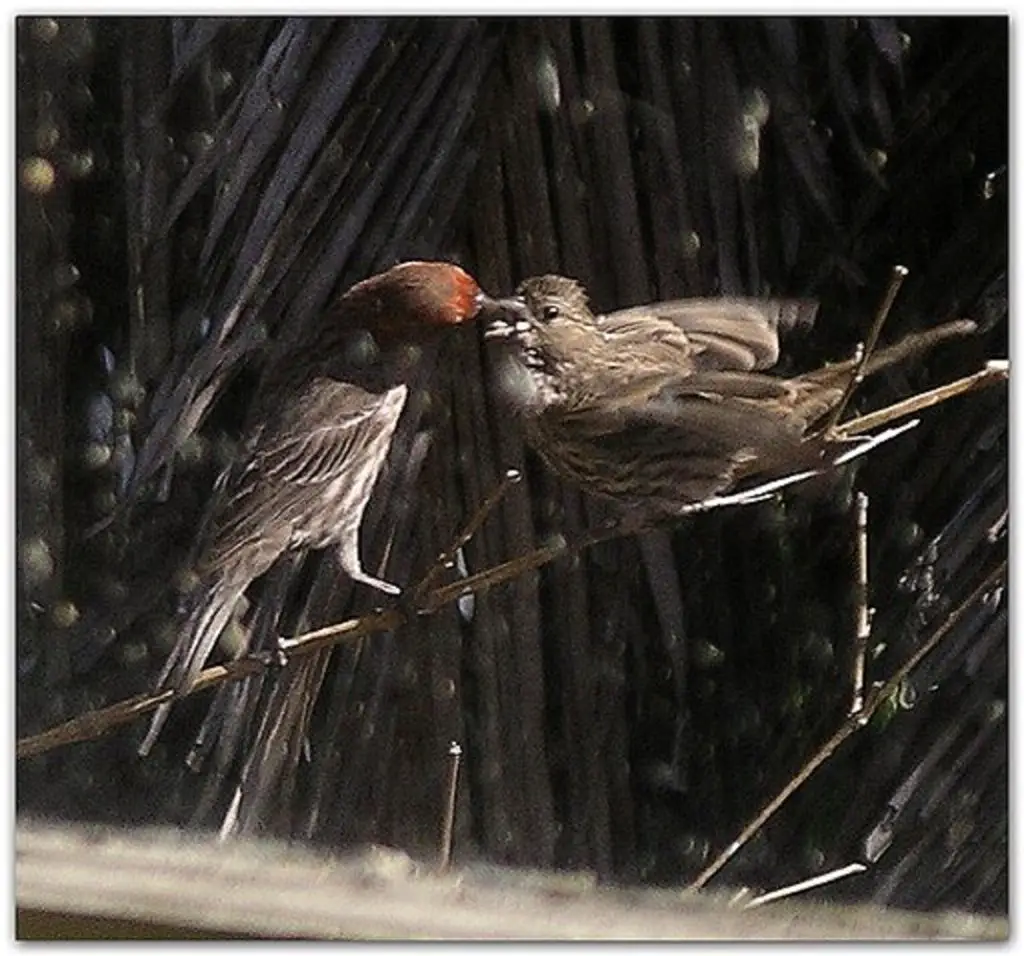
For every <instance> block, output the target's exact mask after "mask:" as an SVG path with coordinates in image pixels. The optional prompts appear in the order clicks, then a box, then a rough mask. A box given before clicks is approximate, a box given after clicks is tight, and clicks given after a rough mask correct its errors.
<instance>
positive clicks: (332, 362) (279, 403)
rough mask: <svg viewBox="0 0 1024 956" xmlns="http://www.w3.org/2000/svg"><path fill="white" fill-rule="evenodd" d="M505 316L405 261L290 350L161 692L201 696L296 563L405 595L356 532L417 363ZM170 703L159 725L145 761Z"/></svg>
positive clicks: (275, 372)
mask: <svg viewBox="0 0 1024 956" xmlns="http://www.w3.org/2000/svg"><path fill="white" fill-rule="evenodd" d="M501 305H502V303H501V302H500V301H497V300H494V299H490V298H489V297H487V296H485V295H484V293H483V292H481V290H480V288H479V286H478V285H477V283H476V282H475V281H474V280H473V278H472V277H470V276H469V275H468V274H467V273H466V272H464V271H463V270H462V269H460V268H459V267H458V266H455V265H452V264H449V263H444V262H405V263H401V264H400V265H397V266H394V267H393V268H391V269H389V270H388V271H386V272H383V273H381V274H380V275H376V276H371V277H370V278H368V279H365V280H363V281H362V282H359V283H357V284H356V285H354V286H352V288H350V289H349V290H348V291H347V292H346V293H344V295H342V296H341V297H340V298H339V299H338V300H337V301H336V302H334V303H333V304H332V306H331V307H330V308H329V309H327V310H326V311H325V312H323V313H322V314H320V315H317V316H314V317H311V319H310V321H309V323H308V324H307V325H306V326H305V327H303V328H302V329H301V331H300V332H299V334H298V335H296V336H295V337H294V339H292V340H291V341H290V342H289V343H287V344H282V345H281V346H280V347H279V349H278V352H277V354H276V355H275V356H273V357H272V358H271V359H270V361H269V364H268V366H267V368H266V370H265V371H264V374H263V378H262V380H261V382H260V388H259V391H258V394H257V398H256V404H255V406H254V408H253V410H252V412H251V413H250V419H249V424H248V426H247V428H246V431H245V435H244V438H243V443H242V444H243V449H244V450H243V453H242V455H241V457H240V459H239V460H238V461H237V462H236V463H235V464H234V465H233V466H232V467H231V468H230V469H229V470H228V471H227V472H225V474H224V475H223V476H222V479H221V480H222V482H223V487H222V494H223V499H222V501H221V503H220V504H219V506H218V507H217V508H216V511H215V513H214V515H213V519H212V533H211V537H210V544H209V546H208V547H207V548H206V550H205V552H204V554H203V557H202V560H201V561H200V564H199V568H198V570H199V573H200V577H201V584H200V587H199V588H198V589H197V593H196V599H195V603H194V609H193V610H192V612H191V614H190V615H189V617H188V620H187V621H186V622H185V624H184V626H183V629H182V631H181V636H180V637H179V638H178V642H177V644H176V645H175V647H174V649H173V650H172V651H171V654H170V656H169V657H168V659H167V662H166V664H165V665H164V668H163V671H162V673H161V674H160V678H159V681H158V688H159V689H160V690H163V689H166V688H168V687H171V688H174V689H176V690H185V689H187V688H188V687H190V686H191V685H192V683H193V682H194V681H195V678H196V676H197V675H198V673H199V671H200V670H201V669H202V668H203V666H204V664H205V663H206V661H207V659H208V658H209V656H210V654H211V653H212V651H213V649H214V646H215V645H216V643H217V639H218V637H219V636H220V634H221V632H222V631H223V630H224V628H225V626H226V625H227V624H228V622H229V621H230V619H231V615H232V611H233V609H234V607H235V605H236V603H237V602H238V600H239V598H241V596H242V594H243V592H244V591H245V590H246V588H247V587H248V586H249V584H250V583H251V582H252V581H253V580H254V579H255V578H257V577H259V576H260V575H262V574H263V573H264V572H265V571H267V570H268V569H269V568H270V567H271V565H272V564H274V562H275V561H277V559H278V558H279V557H281V556H282V555H283V554H284V553H285V552H289V551H298V550H300V549H312V548H323V547H326V546H327V545H337V546H338V557H339V562H340V564H341V567H342V568H343V570H344V571H345V572H346V573H347V574H348V575H349V577H350V578H352V580H353V581H359V582H362V583H363V584H368V585H370V586H371V587H375V588H377V589H379V590H381V591H384V592H385V593H387V594H397V593H398V591H399V589H398V588H397V587H395V586H394V585H393V584H389V583H388V582H387V581H382V580H380V579H379V578H375V577H373V576H372V575H370V574H368V573H367V572H366V571H364V570H363V568H362V565H361V563H360V559H359V526H360V522H361V520H362V516H363V511H364V509H365V507H366V504H367V502H368V500H369V498H370V495H371V493H372V491H373V488H374V484H375V483H376V480H377V476H378V474H379V473H380V471H381V468H382V466H383V464H384V462H385V460H386V458H387V454H388V450H389V448H390V445H391V439H392V435H393V434H394V431H395V427H396V425H397V424H398V420H399V416H400V415H401V413H402V409H403V407H404V406H405V402H406V396H407V394H408V385H407V382H408V377H409V373H410V367H411V364H410V363H411V360H412V357H413V356H414V353H415V350H416V348H417V347H420V346H424V345H426V344H428V342H429V341H430V340H431V339H432V338H433V337H435V336H436V334H437V333H438V332H439V331H440V330H442V329H444V328H445V327H449V326H455V325H459V324H460V323H463V322H467V321H470V320H472V319H474V318H476V316H477V315H478V313H479V312H480V311H481V310H482V309H491V308H501ZM170 706H171V704H170V702H167V703H165V704H164V705H162V706H161V707H160V708H159V709H158V710H157V712H156V713H155V714H154V717H153V721H152V723H151V725H150V729H149V732H148V734H147V735H146V738H145V740H144V741H143V743H142V745H141V747H140V748H139V753H140V754H141V755H145V754H147V753H148V752H149V750H150V748H151V747H152V745H153V742H154V741H155V739H156V736H157V734H158V733H159V731H160V728H161V727H162V726H163V724H164V722H165V721H166V719H167V714H168V712H169V709H170Z"/></svg>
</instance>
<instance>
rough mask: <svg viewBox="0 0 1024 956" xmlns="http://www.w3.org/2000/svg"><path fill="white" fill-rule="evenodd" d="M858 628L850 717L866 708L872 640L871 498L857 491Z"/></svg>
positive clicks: (855, 638)
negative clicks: (866, 669) (866, 665)
mask: <svg viewBox="0 0 1024 956" xmlns="http://www.w3.org/2000/svg"><path fill="white" fill-rule="evenodd" d="M856 507H857V530H856V535H857V584H856V595H857V629H856V634H855V637H854V651H853V694H852V696H851V699H850V716H851V717H853V716H856V715H857V714H859V713H860V712H861V711H862V710H863V709H864V658H865V656H866V655H867V650H868V639H869V638H870V637H871V611H870V609H869V608H868V496H867V495H866V494H864V492H863V491H858V492H857V505H856Z"/></svg>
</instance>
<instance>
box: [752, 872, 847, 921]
mask: <svg viewBox="0 0 1024 956" xmlns="http://www.w3.org/2000/svg"><path fill="white" fill-rule="evenodd" d="M866 869H867V867H866V866H865V865H864V864H863V863H850V864H848V865H847V866H843V867H840V868H839V869H838V870H830V871H829V872H828V873H820V874H819V875H818V876H812V877H811V878H810V879H809V880H801V881H800V882H799V883H791V884H790V885H789V886H783V887H781V888H779V889H777V890H772V891H771V892H770V893H763V894H762V895H761V896H756V897H754V899H752V900H750V902H748V903H745V904H744V905H743V908H744V909H745V910H752V909H754V907H756V906H764V904H765V903H774V902H775V901H776V900H783V899H785V898H786V897H787V896H796V895H797V893H804V892H806V891H807V890H813V889H816V888H817V887H819V886H825V885H827V884H829V883H835V882H836V880H842V879H845V878H846V877H848V876H853V874H854V873H863V872H864V871H865V870H866Z"/></svg>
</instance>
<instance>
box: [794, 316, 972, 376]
mask: <svg viewBox="0 0 1024 956" xmlns="http://www.w3.org/2000/svg"><path fill="white" fill-rule="evenodd" d="M977 328H978V326H977V324H976V323H975V322H972V321H971V320H970V319H957V320H955V321H953V322H944V323H943V324H942V325H936V326H934V327H933V328H930V329H924V330H923V331H921V332H912V333H910V334H909V335H907V336H904V337H903V338H902V339H900V340H899V341H898V342H896V343H894V344H893V345H889V346H886V347H885V348H881V349H879V350H878V351H876V352H875V353H874V354H873V355H871V356H870V357H869V358H868V362H867V365H866V367H865V369H864V375H865V377H866V376H868V375H874V374H875V373H876V372H880V371H882V369H885V368H889V366H891V365H896V364H898V363H899V362H903V361H906V360H907V359H908V358H911V357H913V356H915V355H919V354H920V353H922V352H927V351H929V350H930V349H932V348H934V347H935V346H936V345H938V344H939V343H940V342H945V341H947V340H948V339H955V338H963V337H964V336H967V335H973V334H974V332H976V331H977ZM856 368H857V359H847V360H846V361H844V362H836V363H835V364H834V365H826V366H825V367H824V368H819V369H815V370H814V371H813V372H807V373H806V374H804V375H800V376H798V377H797V379H796V381H798V382H813V383H815V384H820V385H834V384H836V383H841V384H845V381H844V380H845V379H846V378H847V377H848V376H849V375H850V374H852V373H853V372H854V370H855V369H856Z"/></svg>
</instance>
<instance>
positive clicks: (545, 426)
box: [484, 275, 974, 524]
mask: <svg viewBox="0 0 1024 956" xmlns="http://www.w3.org/2000/svg"><path fill="white" fill-rule="evenodd" d="M516 292H517V296H518V297H519V302H520V309H519V312H518V313H516V314H515V316H514V317H513V315H512V313H511V312H508V313H505V314H503V315H502V316H497V317H495V318H494V319H493V320H491V321H490V322H488V323H487V324H486V326H485V331H484V334H485V338H486V339H487V340H488V341H489V342H490V343H492V344H493V346H494V349H495V354H494V359H495V363H496V373H497V387H498V392H499V394H500V395H501V397H502V398H503V400H504V401H505V402H506V403H507V404H508V405H509V406H510V407H511V408H512V409H514V410H515V412H516V413H518V415H519V417H520V418H521V420H522V422H523V425H524V430H525V437H526V441H527V443H528V444H529V445H530V446H531V447H532V448H533V449H534V450H535V451H537V452H538V453H539V454H540V456H541V457H542V458H543V459H544V461H545V462H546V463H547V464H548V465H549V466H550V467H551V468H552V469H553V470H554V471H555V472H557V473H558V474H559V475H561V476H562V477H564V478H567V479H569V480H570V481H572V482H574V483H576V484H578V485H580V486H581V487H583V488H584V489H585V490H586V491H589V492H592V493H594V494H597V495H602V496H605V497H607V498H612V499H614V500H615V501H617V502H619V503H620V504H622V505H625V506H627V508H629V509H630V512H629V514H630V516H631V517H632V518H633V519H634V520H636V521H637V522H638V524H643V523H645V522H656V521H659V520H664V519H670V518H673V517H678V516H680V515H682V514H685V513H687V512H688V511H692V510H694V507H695V506H698V505H700V504H701V503H702V502H705V503H706V502H708V501H709V500H712V499H714V498H716V496H719V495H722V494H723V493H724V492H727V491H732V490H738V489H741V488H744V487H748V486H749V485H751V484H756V483H759V482H764V481H766V480H768V479H771V478H773V477H778V476H782V475H786V474H789V475H792V474H795V473H798V472H804V471H806V470H811V471H817V470H820V469H822V468H825V467H827V466H828V465H829V464H830V463H832V462H835V461H836V460H840V461H841V460H843V459H844V458H845V457H849V455H848V454H847V453H849V452H850V451H851V445H852V444H856V443H857V442H863V441H865V440H864V439H853V440H850V439H847V440H841V439H839V438H836V437H835V436H833V435H831V434H830V430H829V429H828V428H827V424H828V419H829V415H830V413H831V412H832V410H833V409H834V408H835V407H836V405H837V404H838V403H839V402H840V400H841V397H842V395H843V392H844V390H845V388H846V385H847V383H848V381H849V379H850V376H851V374H852V372H853V371H854V368H853V363H852V362H845V363H840V364H837V365H833V366H828V367H825V368H822V369H819V370H817V371H814V372H810V373H807V374H806V375H799V376H797V377H795V378H782V377H779V376H772V375H767V374H764V371H763V370H764V369H768V368H770V367H771V366H772V365H774V364H775V362H776V361H777V360H778V356H779V348H778V329H779V326H780V325H782V326H784V327H785V326H789V325H792V324H794V323H795V322H798V321H801V320H804V319H807V318H808V317H809V316H812V315H813V313H814V311H815V310H816V305H815V304H814V303H811V302H806V301H798V300H784V299H741V298H720V299H680V300H677V301H671V302H658V303H653V304H651V305H643V306H637V307H635V308H630V309H623V310H621V311H618V312H612V313H610V314H608V315H600V316H595V315H594V314H593V313H592V312H591V310H590V307H589V306H588V304H587V295H586V292H585V290H584V288H583V287H582V286H581V285H580V284H579V283H578V282H576V281H574V280H572V279H567V278H564V277H562V276H553V275H548V276H539V277H535V278H531V279H527V280H525V281H524V282H523V283H522V284H521V285H520V286H519V288H518V289H517V290H516ZM973 328H974V325H973V323H971V322H967V321H962V322H952V323H948V324H947V325H944V326H940V327H938V328H936V329H932V330H930V331H929V332H924V333H919V334H918V335H916V336H911V337H909V338H908V339H907V340H905V341H904V342H903V343H899V344H897V345H894V346H892V347H890V348H888V349H885V350H883V351H881V352H878V353H876V354H875V355H874V356H873V357H872V358H871V360H870V361H869V363H868V366H867V369H866V371H867V373H868V374H870V373H871V372H875V371H877V370H879V369H880V368H883V367H884V366H886V365H890V364H892V363H893V362H896V361H900V360H901V359H903V358H905V357H906V356H907V355H908V354H912V353H913V352H916V351H919V350H920V349H921V348H923V347H928V346H930V345H932V344H934V343H935V342H936V341H939V340H941V339H942V338H946V337H948V336H950V335H962V334H966V333H967V332H969V331H972V330H973Z"/></svg>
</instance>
